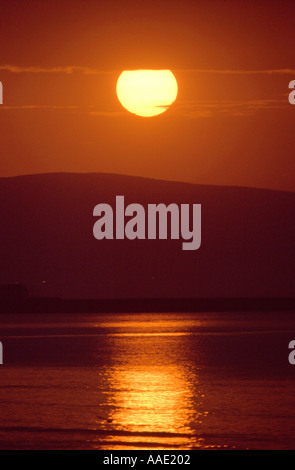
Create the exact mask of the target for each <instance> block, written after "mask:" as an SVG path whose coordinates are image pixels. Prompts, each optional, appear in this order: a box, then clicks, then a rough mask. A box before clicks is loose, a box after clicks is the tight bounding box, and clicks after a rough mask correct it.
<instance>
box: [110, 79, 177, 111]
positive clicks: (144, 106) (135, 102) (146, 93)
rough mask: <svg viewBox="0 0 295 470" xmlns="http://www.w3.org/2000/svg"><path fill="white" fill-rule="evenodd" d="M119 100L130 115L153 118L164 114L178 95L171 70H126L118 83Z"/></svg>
mask: <svg viewBox="0 0 295 470" xmlns="http://www.w3.org/2000/svg"><path fill="white" fill-rule="evenodd" d="M116 92H117V96H118V100H119V101H120V103H121V105H122V106H123V107H124V108H125V109H127V111H129V112H130V113H133V114H136V115H137V116H143V117H151V116H157V115H158V114H162V113H164V112H165V111H167V109H168V108H169V106H170V105H171V104H172V103H173V102H174V101H175V99H176V97H177V93H178V86H177V81H176V78H175V77H174V75H173V73H172V72H171V70H125V71H124V72H122V73H121V75H120V76H119V78H118V81H117V88H116Z"/></svg>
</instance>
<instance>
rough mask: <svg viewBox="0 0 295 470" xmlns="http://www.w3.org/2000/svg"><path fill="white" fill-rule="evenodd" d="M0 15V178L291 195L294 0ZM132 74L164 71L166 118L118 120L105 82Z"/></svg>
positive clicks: (16, 9) (30, 8) (13, 7)
mask: <svg viewBox="0 0 295 470" xmlns="http://www.w3.org/2000/svg"><path fill="white" fill-rule="evenodd" d="M0 18H1V23H0V39H1V55H0V81H1V82H2V83H3V89H4V105H2V106H0V152H1V160H0V161H1V164H0V176H12V175H18V174H29V173H43V172H60V171H71V172H72V171H75V172H80V171H81V172H101V171H102V172H111V173H122V174H129V175H139V176H148V177H155V178H160V179H168V180H169V179H171V180H178V181H190V182H194V183H202V184H221V185H240V186H254V187H264V188H273V189H283V190H295V184H294V183H295V163H294V150H295V149H294V147H295V144H294V124H295V106H294V107H292V106H291V105H290V104H289V102H288V93H289V90H288V83H289V81H291V80H294V79H295V61H294V55H295V53H294V48H293V44H295V19H294V18H295V17H294V2H292V1H282V2H277V1H267V2H266V1H257V2H252V1H247V2H246V1H244V2H239V1H230V0H229V1H221V0H218V1H217V0H216V1H210V0H206V1H198V2H197V1H195V2H188V1H183V2H179V1H177V2H176V1H169V2H166V1H160V2H148V3H147V2H144V5H142V4H141V3H140V2H135V1H127V2H119V1H117V2H114V1H107V2H106V1H100V2H98V1H86V2H82V1H75V0H73V1H59V2H57V1H51V2H49V4H47V3H46V4H45V2H40V1H38V2H37V1H34V0H31V1H28V2H25V1H10V2H6V3H5V4H4V5H2V4H1V14H0ZM136 68H170V69H171V70H172V71H173V72H174V74H175V76H176V78H177V80H178V85H179V95H178V99H177V101H176V103H175V104H174V105H173V107H172V108H171V109H170V110H169V111H168V112H167V113H164V114H163V115H161V116H157V117H154V118H140V117H136V116H133V115H131V114H129V113H127V112H126V111H124V110H123V108H122V107H121V105H120V104H119V102H118V100H117V98H116V94H115V86H116V80H117V77H118V76H119V74H120V72H121V71H122V70H124V69H136ZM292 69H293V70H292Z"/></svg>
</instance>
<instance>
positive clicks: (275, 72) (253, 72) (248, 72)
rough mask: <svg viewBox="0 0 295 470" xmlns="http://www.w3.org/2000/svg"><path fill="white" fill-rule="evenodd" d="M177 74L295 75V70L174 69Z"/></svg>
mask: <svg viewBox="0 0 295 470" xmlns="http://www.w3.org/2000/svg"><path fill="white" fill-rule="evenodd" d="M174 71H175V72H185V73H211V74H220V75H294V74H295V69H268V70H232V69H228V70H223V69H174Z"/></svg>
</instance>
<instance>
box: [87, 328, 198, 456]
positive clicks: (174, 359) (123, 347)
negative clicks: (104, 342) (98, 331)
mask: <svg viewBox="0 0 295 470" xmlns="http://www.w3.org/2000/svg"><path fill="white" fill-rule="evenodd" d="M133 326H134V325H132V328H130V329H128V328H127V329H126V330H125V331H124V332H123V331H122V330H121V331H120V332H118V331H117V332H113V333H112V334H111V335H109V341H110V350H111V351H112V355H113V356H112V364H111V367H109V368H108V369H107V370H105V372H104V374H103V381H104V382H105V383H104V401H105V403H106V407H104V409H107V416H106V419H105V421H104V423H102V422H101V421H100V422H98V421H97V422H96V423H95V424H96V425H97V426H98V425H100V427H101V426H103V429H104V431H107V432H108V439H107V440H108V442H107V445H106V449H110V448H112V449H122V446H123V447H124V448H125V447H128V448H130V449H132V448H133V449H136V448H140V449H144V448H147V449H148V448H157V449H160V448H163V449H165V448H170V449H173V448H186V449H188V448H198V447H201V446H202V444H203V439H202V437H201V435H200V434H201V433H200V432H199V433H198V432H197V429H198V425H201V423H202V421H203V419H204V418H205V417H206V415H207V412H206V411H204V410H203V406H202V405H203V403H202V402H203V398H204V395H203V394H202V393H203V392H202V391H201V390H200V387H199V383H198V376H197V370H196V368H194V369H191V368H188V367H187V361H183V359H184V357H183V354H184V348H183V347H182V341H183V338H184V337H185V336H186V335H189V332H179V331H174V332H173V328H172V329H171V330H170V331H167V330H166V333H165V331H163V330H162V331H156V329H155V325H153V326H152V328H151V325H149V324H148V323H147V324H146V328H144V325H141V328H140V330H141V332H140V333H139V331H138V330H139V328H136V330H137V331H135V330H133V332H132V329H133ZM114 333H115V334H114ZM116 333H117V334H116ZM163 339H164V340H163ZM122 352H123V354H122ZM184 364H185V365H186V366H185V365H184ZM100 377H102V376H101V374H100ZM100 448H102V447H101V445H100Z"/></svg>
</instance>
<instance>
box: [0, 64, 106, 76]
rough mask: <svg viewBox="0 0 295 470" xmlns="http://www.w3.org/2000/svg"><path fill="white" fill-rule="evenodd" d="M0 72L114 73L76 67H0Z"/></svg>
mask: <svg viewBox="0 0 295 470" xmlns="http://www.w3.org/2000/svg"><path fill="white" fill-rule="evenodd" d="M0 71H3V72H11V73H65V74H68V75H71V74H74V73H82V74H84V75H105V74H111V73H115V71H114V70H99V69H93V68H90V67H82V66H78V65H69V66H66V67H22V66H18V65H0Z"/></svg>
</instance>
